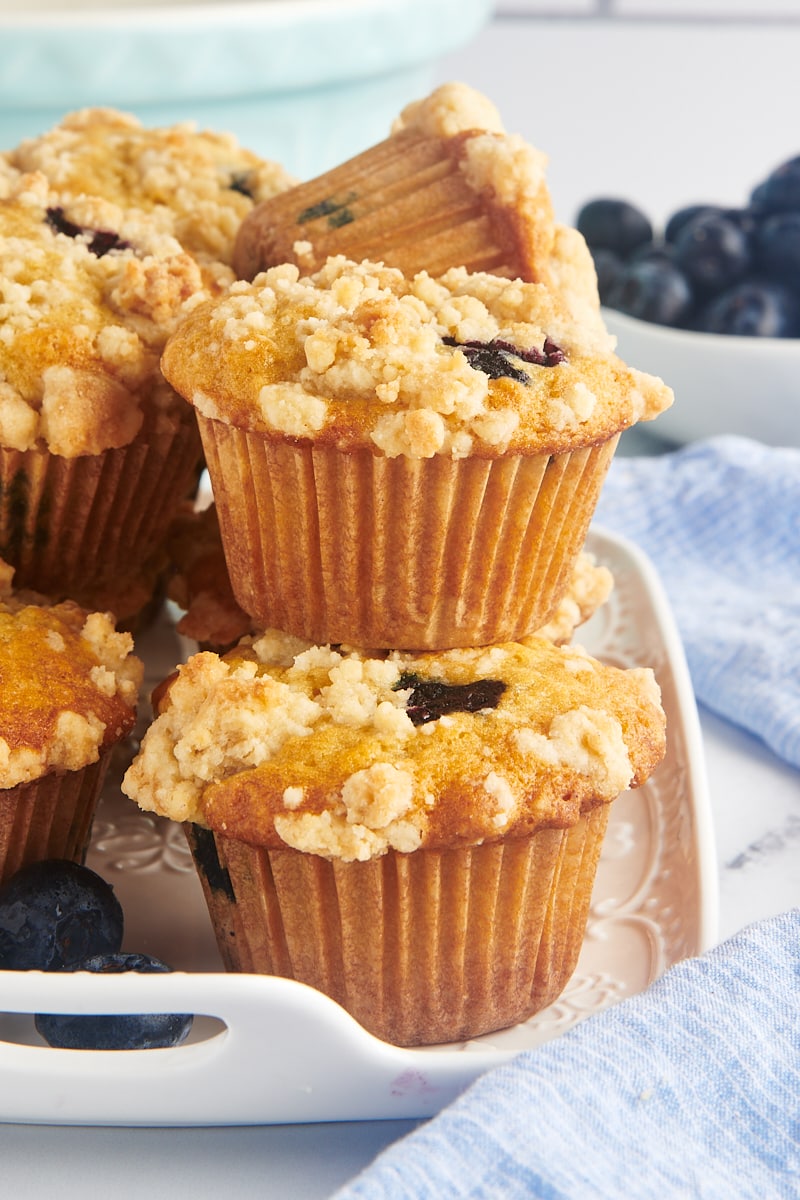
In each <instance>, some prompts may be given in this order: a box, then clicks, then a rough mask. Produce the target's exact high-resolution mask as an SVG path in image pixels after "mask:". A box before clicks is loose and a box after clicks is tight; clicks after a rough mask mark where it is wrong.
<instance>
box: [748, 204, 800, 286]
mask: <svg viewBox="0 0 800 1200" xmlns="http://www.w3.org/2000/svg"><path fill="white" fill-rule="evenodd" d="M755 247H756V249H755V257H756V264H757V266H758V267H759V269H760V270H761V271H762V272H763V273H764V274H765V275H767V276H769V278H771V279H778V280H783V281H784V282H786V283H787V284H789V285H791V286H792V287H795V288H800V210H798V211H797V212H782V213H773V214H772V215H771V216H769V217H766V218H765V219H764V221H762V223H761V225H760V226H759V229H758V232H757V234H756V236H755Z"/></svg>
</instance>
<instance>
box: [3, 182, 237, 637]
mask: <svg viewBox="0 0 800 1200" xmlns="http://www.w3.org/2000/svg"><path fill="white" fill-rule="evenodd" d="M218 290H219V289H218V287H217V284H216V282H215V278H214V273H213V272H212V273H211V274H208V273H206V272H205V271H204V269H203V268H202V267H201V266H200V265H199V264H198V263H197V262H196V261H195V259H194V258H192V257H191V256H190V255H189V254H187V253H186V251H184V250H183V249H182V248H181V246H180V245H179V244H178V242H177V241H176V240H175V239H174V238H172V237H170V236H168V235H165V234H160V233H158V232H156V231H155V230H154V228H153V227H152V225H150V223H149V222H147V221H146V220H142V219H140V218H139V217H136V216H134V215H131V214H130V213H126V212H124V211H123V210H122V209H119V208H117V207H116V206H115V205H113V204H110V203H109V202H107V201H104V200H101V199H98V198H96V197H90V196H85V197H82V198H80V199H75V200H73V201H70V202H69V203H68V202H66V201H64V200H63V198H62V197H60V196H57V195H54V193H53V192H52V191H51V189H50V187H49V185H48V182H47V180H46V179H45V177H44V176H43V175H40V174H27V175H26V174H23V175H20V176H19V177H18V179H17V181H16V183H15V184H14V186H13V187H12V188H11V190H10V193H9V195H8V196H6V197H5V198H4V199H0V311H1V312H2V332H1V333H0V554H2V555H3V557H4V558H6V559H7V560H8V561H9V562H10V563H11V564H12V565H13V566H14V567H15V568H16V582H17V584H18V586H20V587H32V588H35V589H36V590H37V591H39V592H41V593H44V594H47V595H49V596H51V597H52V598H54V599H63V598H70V599H74V600H76V601H77V602H79V603H81V604H83V605H84V606H85V607H87V608H91V609H100V610H105V609H111V610H113V611H114V612H115V613H116V615H117V617H118V618H120V619H127V618H129V617H132V616H134V615H135V614H136V613H137V612H138V611H139V610H140V609H141V608H142V607H143V605H144V604H145V603H146V602H147V600H148V598H149V596H150V595H151V593H152V591H153V588H154V584H155V576H156V574H157V570H158V569H159V563H160V556H161V554H162V552H163V539H164V535H165V533H166V530H167V528H168V526H169V523H170V520H171V518H172V515H173V513H174V511H175V509H176V507H177V505H178V504H179V503H180V502H181V501H182V499H183V498H184V497H185V496H186V495H187V493H188V492H189V491H190V489H191V488H192V487H193V485H194V482H195V480H196V476H197V472H198V470H199V466H200V463H201V460H202V451H201V447H200V441H199V436H198V433H197V427H196V421H195V418H194V414H193V413H192V411H191V409H190V408H189V406H188V405H186V404H185V403H184V401H183V400H182V399H181V398H180V397H179V396H178V395H177V394H176V393H175V392H174V391H173V389H172V388H171V387H170V386H169V385H168V384H167V383H166V381H165V380H164V378H163V376H162V374H161V370H160V367H159V358H160V355H161V351H162V349H163V346H164V343H165V341H166V339H167V337H168V335H169V334H170V333H171V332H172V331H173V330H174V329H175V327H176V326H177V324H178V322H179V321H180V319H181V318H182V317H183V316H184V315H185V314H186V312H187V311H188V310H189V309H190V308H191V306H192V305H193V304H196V303H198V302H200V301H202V300H204V299H208V298H209V296H211V295H213V294H217V293H218Z"/></svg>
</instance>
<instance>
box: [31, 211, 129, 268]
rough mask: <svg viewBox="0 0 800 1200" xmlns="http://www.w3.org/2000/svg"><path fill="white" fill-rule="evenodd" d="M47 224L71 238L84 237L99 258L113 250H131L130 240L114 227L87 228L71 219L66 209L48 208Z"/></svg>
mask: <svg viewBox="0 0 800 1200" xmlns="http://www.w3.org/2000/svg"><path fill="white" fill-rule="evenodd" d="M47 224H48V225H49V226H50V228H51V229H52V230H53V232H54V233H63V234H65V235H66V236H67V237H71V238H83V239H84V240H85V242H86V245H87V246H88V247H89V249H90V250H91V252H92V254H95V255H96V256H97V257H98V258H102V257H103V256H104V255H106V254H108V253H109V251H111V250H130V248H131V244H130V242H126V241H125V239H124V238H121V237H120V236H119V234H118V233H115V232H114V230H113V229H86V228H84V227H83V226H82V225H76V224H75V222H74V221H70V219H69V217H67V216H66V215H65V213H64V209H63V208H61V207H58V208H48V210H47Z"/></svg>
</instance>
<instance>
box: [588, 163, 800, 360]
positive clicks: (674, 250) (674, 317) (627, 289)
mask: <svg viewBox="0 0 800 1200" xmlns="http://www.w3.org/2000/svg"><path fill="white" fill-rule="evenodd" d="M576 225H577V228H578V229H579V231H580V232H581V233H582V234H583V235H584V237H585V239H586V242H587V244H588V246H589V249H590V250H591V252H592V256H593V258H594V260H595V269H596V272H597V282H598V291H599V293H600V300H601V303H602V304H604V305H605V306H606V307H608V308H612V309H616V310H617V311H618V312H624V313H627V314H628V315H629V316H632V317H637V318H638V319H640V320H643V321H649V322H652V323H654V324H658V325H666V326H669V327H673V328H678V329H693V330H701V331H703V332H706V333H720V334H727V335H733V336H739V337H779V338H793V337H800V319H799V318H798V312H800V155H797V156H795V157H794V158H790V159H787V160H786V162H783V163H781V164H780V165H779V166H777V167H775V169H774V170H773V171H771V172H770V173H769V174H768V175H767V176H766V178H765V179H763V180H762V181H761V182H760V183H758V184H757V185H756V186H755V187H754V188H753V189H752V191H751V192H750V196H749V199H748V202H747V204H746V205H745V206H744V207H741V208H736V207H733V206H728V207H725V206H723V205H721V204H716V203H694V204H687V205H684V206H682V207H681V208H678V209H676V210H675V211H674V212H673V213H672V214H671V215H670V216H669V217H668V219H667V221H666V223H665V225H664V229H663V233H662V234H660V235H659V234H658V233H654V232H653V227H652V225H651V223H650V220H649V218H648V216H647V215H646V214H645V213H644V212H642V211H641V210H640V209H637V208H636V206H635V205H633V204H631V203H630V202H629V201H626V200H622V199H614V200H612V199H609V198H605V197H603V198H598V199H596V200H590V201H588V202H587V203H586V204H584V205H583V207H582V208H581V209H580V211H579V213H578V216H577V219H576ZM646 230H649V233H648V234H647V236H646V237H645V236H644V233H645V231H646Z"/></svg>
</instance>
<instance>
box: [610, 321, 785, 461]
mask: <svg viewBox="0 0 800 1200" xmlns="http://www.w3.org/2000/svg"><path fill="white" fill-rule="evenodd" d="M603 315H604V317H605V321H606V324H607V326H608V328H609V330H610V331H611V333H614V334H616V336H617V354H618V355H619V356H620V358H621V359H622V360H623V361H624V362H626V363H628V364H629V366H632V367H638V368H639V369H640V370H642V371H649V372H650V373H651V374H653V375H660V377H661V378H662V379H663V380H664V382H665V383H668V384H669V386H670V387H671V388H672V389H673V391H674V392H675V403H674V404H673V406H672V408H670V409H668V410H667V411H666V412H664V413H662V414H661V415H660V416H659V417H658V418H657V419H656V420H655V421H653V422H652V424H647V425H646V426H642V427H641V428H642V429H643V430H644V429H646V430H647V433H648V434H652V436H653V437H656V438H660V439H663V440H666V441H670V442H678V443H685V442H692V441H696V440H697V439H700V438H708V437H714V436H715V435H717V434H721V433H736V434H740V435H741V436H743V437H751V438H756V439H757V440H759V441H761V442H765V443H766V444H767V445H770V446H800V338H758V337H729V336H727V335H722V334H715V333H692V332H689V331H687V330H683V329H668V328H666V327H665V326H663V325H652V324H649V323H648V322H646V321H639V320H636V319H635V318H634V317H629V316H626V315H625V314H623V313H619V312H615V311H612V310H611V309H604V310H603Z"/></svg>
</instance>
